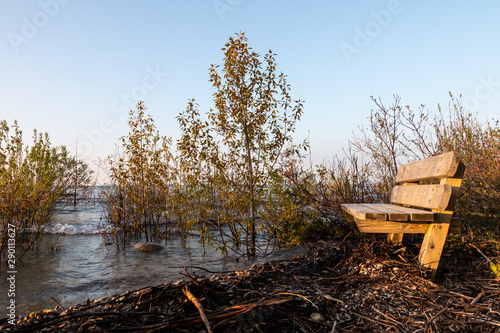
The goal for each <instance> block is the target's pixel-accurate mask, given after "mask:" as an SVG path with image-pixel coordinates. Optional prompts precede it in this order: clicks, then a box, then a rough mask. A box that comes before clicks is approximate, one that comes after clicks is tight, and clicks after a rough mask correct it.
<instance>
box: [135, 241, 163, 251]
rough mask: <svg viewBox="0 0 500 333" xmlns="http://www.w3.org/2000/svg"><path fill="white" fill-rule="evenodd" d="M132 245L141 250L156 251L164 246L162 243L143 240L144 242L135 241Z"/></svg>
mask: <svg viewBox="0 0 500 333" xmlns="http://www.w3.org/2000/svg"><path fill="white" fill-rule="evenodd" d="M134 247H135V248H136V249H137V250H139V251H143V252H157V251H161V250H163V249H164V248H165V247H164V246H163V245H160V244H158V243H151V242H144V243H137V244H135V245H134Z"/></svg>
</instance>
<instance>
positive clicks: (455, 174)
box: [391, 152, 465, 211]
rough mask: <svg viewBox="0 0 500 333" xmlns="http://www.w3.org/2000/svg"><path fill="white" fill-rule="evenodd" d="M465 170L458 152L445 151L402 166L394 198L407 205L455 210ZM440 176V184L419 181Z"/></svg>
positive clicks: (393, 194) (394, 201)
mask: <svg viewBox="0 0 500 333" xmlns="http://www.w3.org/2000/svg"><path fill="white" fill-rule="evenodd" d="M464 171H465V166H464V164H463V163H462V162H461V161H460V157H459V155H458V153H456V152H449V153H444V154H441V155H437V156H433V157H429V158H426V159H424V160H420V161H417V162H414V163H410V164H406V165H403V166H402V167H400V168H399V170H398V174H397V176H396V183H398V184H400V185H396V186H394V188H393V190H392V195H391V202H392V203H395V204H399V205H404V206H411V207H419V208H428V209H432V210H438V211H442V210H447V211H450V210H451V211H453V209H454V206H455V201H456V198H457V196H458V190H459V189H460V185H461V183H462V179H463V175H464ZM432 179H440V183H439V184H435V185H421V184H419V182H420V181H425V180H432Z"/></svg>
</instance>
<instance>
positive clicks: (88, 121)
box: [0, 0, 500, 163]
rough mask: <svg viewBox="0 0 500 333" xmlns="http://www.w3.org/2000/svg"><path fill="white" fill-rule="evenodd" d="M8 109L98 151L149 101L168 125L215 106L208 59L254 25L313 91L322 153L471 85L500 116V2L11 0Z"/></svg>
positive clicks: (310, 124) (107, 148) (57, 140)
mask: <svg viewBox="0 0 500 333" xmlns="http://www.w3.org/2000/svg"><path fill="white" fill-rule="evenodd" d="M0 8H1V10H0V119H5V120H7V121H8V122H9V123H10V124H12V122H13V120H14V119H17V120H18V122H19V124H20V127H21V128H22V129H23V131H24V136H25V141H27V140H28V139H29V137H30V136H31V131H32V129H33V128H37V129H38V130H39V131H43V132H48V133H49V134H50V136H51V140H52V143H53V144H56V145H66V146H67V147H68V148H70V149H71V150H73V151H74V149H75V147H76V145H77V142H78V144H79V145H80V151H81V152H82V153H85V155H87V158H89V161H90V160H96V159H97V157H101V158H105V157H107V156H108V155H109V154H110V153H112V152H113V151H114V146H115V144H116V143H118V138H119V137H120V136H122V135H125V134H126V133H127V132H128V127H127V123H126V118H125V117H123V115H124V111H125V110H128V109H130V107H129V106H128V104H135V102H137V100H139V99H140V100H144V101H145V105H146V107H147V108H148V111H149V114H151V115H152V116H153V118H154V120H155V123H156V125H157V127H158V129H159V130H160V133H161V134H162V135H166V136H169V137H172V138H173V139H174V140H175V139H177V138H178V137H179V130H178V126H177V122H176V121H175V117H176V116H177V115H178V113H179V112H180V111H182V110H183V109H184V108H185V107H186V103H187V101H188V99H189V98H196V100H197V101H198V102H199V103H200V109H201V111H202V112H205V111H208V109H209V108H210V107H212V106H213V104H212V102H211V94H212V93H213V90H212V87H211V85H210V83H209V82H208V68H209V67H210V65H211V64H221V63H222V59H223V54H222V51H221V50H220V49H221V48H222V47H223V46H224V44H225V43H226V42H227V41H228V39H229V37H230V36H234V34H235V33H236V32H239V31H243V32H245V33H246V36H247V38H248V40H249V44H250V46H252V47H253V49H254V50H255V51H257V52H258V53H260V54H264V53H266V52H267V51H268V50H269V49H271V50H272V51H273V52H274V53H276V54H277V61H278V64H279V68H278V70H280V71H282V72H284V73H286V74H287V75H288V80H289V83H290V84H291V87H292V97H293V98H294V99H301V100H304V101H305V114H304V116H303V118H302V121H301V123H300V124H299V125H298V128H297V132H296V139H297V141H302V140H303V139H305V138H307V137H308V133H309V132H310V140H311V146H312V154H313V160H314V162H316V163H320V162H322V161H323V160H324V159H330V158H331V157H332V156H333V155H336V154H339V155H340V154H342V150H341V149H342V147H346V146H347V143H348V140H349V139H350V138H351V137H352V131H357V128H358V126H359V125H363V124H366V122H367V120H366V119H367V117H368V116H369V114H370V110H371V109H372V108H373V107H374V105H373V103H372V102H371V100H370V96H371V95H374V96H380V97H381V98H382V100H383V101H385V102H386V103H387V104H389V103H390V102H391V100H392V95H393V94H399V95H400V96H401V98H402V103H403V104H404V105H406V104H408V105H410V106H414V107H417V106H418V105H420V104H425V105H427V107H428V108H429V109H431V110H436V109H437V107H436V106H437V104H438V103H441V104H442V105H445V106H447V104H448V102H449V97H448V92H449V91H451V92H452V93H454V94H455V95H459V94H462V95H463V96H464V100H466V103H467V104H468V105H469V106H470V107H471V111H472V112H473V113H476V112H477V114H478V116H479V117H480V118H481V119H486V118H489V119H491V118H495V119H498V118H500V117H499V114H500V112H499V106H500V19H499V14H500V3H499V2H497V1H480V2H472V1H439V2H438V1H418V0H413V1H410V0H401V1H395V0H389V1H310V2H307V1H290V0H288V1H284V0H281V1H280V0H275V1H261V0H199V1H186V0H184V1H181V0H177V1H166V0H165V1H159V0H158V1H147V0H144V1H129V0H119V1H118V0H114V1H96V0H85V1H83V0H38V1H28V0H26V1H18V0H0Z"/></svg>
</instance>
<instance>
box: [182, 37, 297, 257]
mask: <svg viewBox="0 0 500 333" xmlns="http://www.w3.org/2000/svg"><path fill="white" fill-rule="evenodd" d="M222 51H223V52H224V64H223V66H219V65H212V66H211V67H210V69H209V81H210V83H211V84H212V86H213V88H214V89H215V92H214V94H213V100H214V108H213V109H210V111H209V112H208V113H207V119H208V121H203V120H202V119H201V117H200V113H199V111H198V105H197V104H196V103H195V102H194V100H191V101H189V103H188V107H187V108H186V110H185V111H184V112H183V113H181V114H180V116H179V117H178V118H177V120H178V122H179V125H180V127H181V131H182V137H181V140H179V142H178V148H179V151H180V156H181V161H182V165H183V168H184V170H185V171H186V174H187V175H193V174H194V175H196V176H187V177H186V181H187V183H189V184H191V185H190V186H192V188H196V189H204V191H203V193H205V194H206V195H208V197H207V199H206V200H205V201H204V202H205V203H208V204H209V205H208V206H205V207H202V208H203V209H206V212H208V213H209V214H208V215H210V216H216V217H217V218H216V220H217V221H219V222H220V221H223V222H224V224H225V225H227V226H229V227H228V228H229V230H230V231H229V234H227V233H226V232H225V231H223V230H222V229H221V228H219V229H218V230H219V232H220V234H219V236H220V239H226V240H227V239H230V240H232V242H233V244H236V245H242V246H244V247H245V250H246V252H247V253H248V254H250V255H253V254H255V252H256V241H255V239H256V233H257V232H258V229H256V223H257V220H258V209H259V207H260V206H261V203H262V202H263V200H265V196H266V195H267V194H266V191H265V190H266V187H267V186H268V183H269V181H270V176H269V175H270V174H271V173H272V172H273V171H274V170H275V169H276V168H277V165H276V163H277V161H278V159H279V157H280V155H281V153H282V152H283V149H284V147H285V145H286V144H287V143H289V142H291V141H292V133H293V131H294V128H295V122H296V121H298V120H300V116H301V114H302V103H301V102H300V101H293V100H292V99H291V96H290V94H289V91H290V86H289V85H288V84H287V82H286V76H285V75H284V74H279V75H276V61H275V58H274V56H275V55H274V54H273V53H272V52H271V51H269V53H268V54H266V55H265V56H264V61H263V62H262V61H261V60H260V56H259V55H258V54H257V53H256V52H254V51H253V50H252V48H250V47H249V46H248V43H247V39H246V37H245V35H244V34H243V33H239V34H236V36H235V37H231V38H230V39H229V42H228V43H226V45H225V46H224V48H223V49H222ZM201 214H202V213H201V212H200V215H201ZM224 237H226V238H224ZM223 242H225V241H223ZM223 248H226V246H225V244H224V246H223Z"/></svg>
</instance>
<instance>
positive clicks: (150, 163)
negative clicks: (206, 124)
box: [104, 102, 173, 246]
mask: <svg viewBox="0 0 500 333" xmlns="http://www.w3.org/2000/svg"><path fill="white" fill-rule="evenodd" d="M145 111H146V107H145V106H144V103H143V102H139V103H138V104H137V107H136V110H130V113H129V116H130V118H129V127H130V132H129V134H128V135H127V136H124V137H122V138H121V141H122V148H123V155H122V156H118V157H116V158H112V157H110V158H109V164H110V177H111V181H112V186H110V187H109V188H108V190H107V192H105V193H104V195H105V199H106V200H105V202H106V211H107V219H108V222H109V223H110V226H111V235H110V236H111V238H112V239H113V240H114V241H115V243H116V245H117V246H118V243H119V241H121V242H122V243H123V244H125V242H126V240H127V239H128V238H140V237H144V238H145V239H146V241H150V240H153V239H160V238H162V237H163V236H165V232H166V229H165V227H166V223H167V219H168V216H167V214H166V205H167V204H168V201H169V198H170V195H169V191H170V190H171V187H172V186H171V185H172V182H171V176H172V175H171V173H170V167H171V163H172V159H173V156H172V154H171V152H170V145H171V140H170V139H168V138H166V137H164V136H160V134H159V133H158V130H157V129H156V126H155V125H154V122H153V118H151V116H146V114H145ZM107 236H109V235H107Z"/></svg>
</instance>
